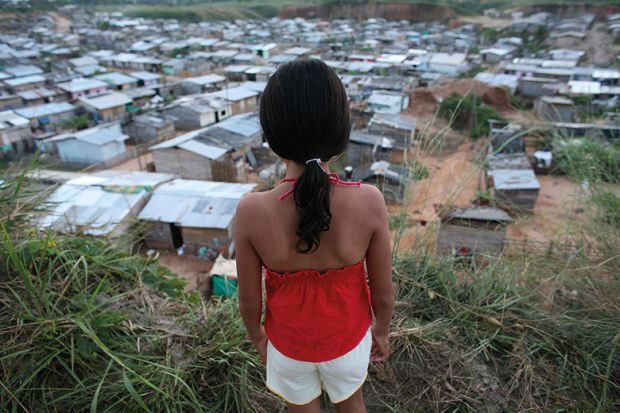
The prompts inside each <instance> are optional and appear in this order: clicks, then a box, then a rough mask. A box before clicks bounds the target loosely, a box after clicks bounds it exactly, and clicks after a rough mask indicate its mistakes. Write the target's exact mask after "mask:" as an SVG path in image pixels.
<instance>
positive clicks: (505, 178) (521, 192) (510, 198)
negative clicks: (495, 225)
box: [487, 169, 540, 211]
mask: <svg viewBox="0 0 620 413" xmlns="http://www.w3.org/2000/svg"><path fill="white" fill-rule="evenodd" d="M487 180H488V185H489V187H490V188H491V190H492V193H493V196H494V197H495V198H496V199H497V200H499V201H502V202H504V203H506V204H507V206H509V207H513V208H516V209H519V210H529V211H532V210H533V209H534V206H535V205H536V200H537V199H538V192H539V191H540V183H539V182H538V179H537V178H536V175H535V174H534V171H533V170H532V169H489V170H488V171H487Z"/></svg>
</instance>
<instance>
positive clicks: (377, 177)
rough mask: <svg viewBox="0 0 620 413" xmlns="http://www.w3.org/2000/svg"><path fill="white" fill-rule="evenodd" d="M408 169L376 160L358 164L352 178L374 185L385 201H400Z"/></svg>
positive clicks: (403, 194)
mask: <svg viewBox="0 0 620 413" xmlns="http://www.w3.org/2000/svg"><path fill="white" fill-rule="evenodd" d="M408 178H409V176H408V169H407V167H406V166H404V165H396V164H392V163H389V162H387V161H376V162H373V163H370V164H363V165H358V166H357V167H356V168H355V169H354V171H353V180H354V181H358V180H361V181H363V182H366V183H369V184H372V185H375V186H376V187H377V188H379V189H380V190H381V192H382V193H383V196H384V197H385V199H386V200H387V201H391V202H402V201H403V198H404V196H405V189H406V187H407V180H408Z"/></svg>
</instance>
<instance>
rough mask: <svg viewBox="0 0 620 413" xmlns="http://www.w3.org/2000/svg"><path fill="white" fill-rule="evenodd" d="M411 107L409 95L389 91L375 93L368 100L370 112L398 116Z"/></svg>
mask: <svg viewBox="0 0 620 413" xmlns="http://www.w3.org/2000/svg"><path fill="white" fill-rule="evenodd" d="M408 106H409V95H407V94H404V93H394V92H388V91H374V92H372V94H371V95H370V97H369V98H368V111H369V112H375V113H389V114H393V115H395V114H398V113H400V112H402V111H403V110H405V109H407V107H408Z"/></svg>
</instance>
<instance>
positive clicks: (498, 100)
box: [482, 86, 513, 112]
mask: <svg viewBox="0 0 620 413" xmlns="http://www.w3.org/2000/svg"><path fill="white" fill-rule="evenodd" d="M482 101H483V102H484V103H486V104H487V105H490V106H492V107H493V108H494V109H495V110H497V111H498V112H506V111H512V110H513V107H512V105H511V104H510V99H509V98H508V91H507V90H506V89H504V88H503V87H500V86H492V87H490V88H489V89H487V90H486V91H485V92H484V93H483V94H482Z"/></svg>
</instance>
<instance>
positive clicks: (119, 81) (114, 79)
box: [95, 72, 138, 85]
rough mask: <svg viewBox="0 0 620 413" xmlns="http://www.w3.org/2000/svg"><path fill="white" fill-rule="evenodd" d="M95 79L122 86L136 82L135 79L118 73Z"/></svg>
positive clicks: (105, 74) (110, 73)
mask: <svg viewBox="0 0 620 413" xmlns="http://www.w3.org/2000/svg"><path fill="white" fill-rule="evenodd" d="M95 79H97V80H102V81H104V82H107V83H111V84H113V85H124V84H126V83H135V82H137V81H138V80H137V79H136V78H135V77H131V76H127V75H126V74H124V73H120V72H109V73H104V74H102V75H97V76H95Z"/></svg>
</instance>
